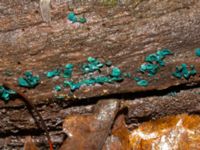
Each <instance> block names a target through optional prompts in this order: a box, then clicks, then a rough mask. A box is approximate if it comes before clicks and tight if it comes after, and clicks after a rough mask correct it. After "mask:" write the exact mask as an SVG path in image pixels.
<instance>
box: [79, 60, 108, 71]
mask: <svg viewBox="0 0 200 150" xmlns="http://www.w3.org/2000/svg"><path fill="white" fill-rule="evenodd" d="M87 61H88V62H87V63H84V64H83V65H82V66H81V70H82V72H83V73H84V74H87V73H91V72H95V71H100V69H101V68H102V67H103V66H104V64H103V63H101V62H100V61H99V60H98V59H96V58H93V57H88V59H87Z"/></svg>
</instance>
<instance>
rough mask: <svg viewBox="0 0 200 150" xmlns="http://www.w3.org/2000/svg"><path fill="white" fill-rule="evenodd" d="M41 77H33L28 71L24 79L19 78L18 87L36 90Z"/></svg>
mask: <svg viewBox="0 0 200 150" xmlns="http://www.w3.org/2000/svg"><path fill="white" fill-rule="evenodd" d="M39 81H40V78H39V76H33V74H32V72H31V71H26V72H25V73H24V76H23V77H19V78H18V85H19V86H21V87H27V88H34V87H35V86H37V85H38V84H39Z"/></svg>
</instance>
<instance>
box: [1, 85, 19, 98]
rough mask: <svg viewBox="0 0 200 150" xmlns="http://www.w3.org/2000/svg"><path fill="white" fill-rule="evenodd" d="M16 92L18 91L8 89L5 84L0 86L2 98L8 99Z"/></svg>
mask: <svg viewBox="0 0 200 150" xmlns="http://www.w3.org/2000/svg"><path fill="white" fill-rule="evenodd" d="M16 94H17V93H16V92H15V91H13V90H10V89H6V88H5V87H4V86H0V99H2V100H4V101H8V100H10V99H11V98H12V97H13V96H15V95H16Z"/></svg>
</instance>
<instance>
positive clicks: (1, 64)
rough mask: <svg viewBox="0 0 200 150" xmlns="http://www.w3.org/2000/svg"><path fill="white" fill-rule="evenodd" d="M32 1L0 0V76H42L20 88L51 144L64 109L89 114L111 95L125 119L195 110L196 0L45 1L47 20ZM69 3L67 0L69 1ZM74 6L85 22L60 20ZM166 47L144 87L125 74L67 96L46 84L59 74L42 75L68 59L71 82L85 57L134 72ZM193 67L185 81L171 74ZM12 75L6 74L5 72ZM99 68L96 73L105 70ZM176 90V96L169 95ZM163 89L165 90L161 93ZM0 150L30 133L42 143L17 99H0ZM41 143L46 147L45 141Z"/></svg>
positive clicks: (19, 144)
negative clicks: (32, 85) (71, 68)
mask: <svg viewBox="0 0 200 150" xmlns="http://www.w3.org/2000/svg"><path fill="white" fill-rule="evenodd" d="M39 4H40V1H39V0H26V1H25V0H13V1H10V0H0V57H1V59H0V77H1V80H5V81H6V82H9V83H10V84H13V85H17V78H18V77H19V76H21V75H22V74H23V73H24V71H26V70H31V71H33V73H34V74H39V75H40V76H41V84H39V85H38V86H37V87H36V88H34V89H25V88H24V89H23V88H21V87H18V88H20V89H21V90H22V89H23V90H24V94H25V95H27V96H28V97H29V98H30V100H31V101H32V103H34V105H35V106H36V107H37V109H38V110H39V112H40V113H41V115H42V117H43V118H44V120H45V122H46V124H47V126H48V128H49V131H50V134H51V135H52V139H53V142H54V143H55V145H56V146H57V147H56V148H57V149H58V148H59V147H60V146H61V143H62V142H63V140H64V139H65V136H66V135H65V134H64V133H63V132H62V123H63V120H64V118H65V117H66V116H67V115H69V114H74V113H75V114H87V113H93V107H95V104H96V102H97V101H100V100H101V99H110V98H117V99H119V101H121V108H122V109H123V108H125V107H127V108H128V113H127V123H136V124H137V123H139V122H142V121H145V120H149V119H153V118H158V117H161V116H165V115H168V114H179V113H186V112H188V113H199V112H200V106H199V102H200V98H199V92H200V88H199V85H200V77H199V76H200V58H198V57H196V56H195V54H194V49H195V48H197V47H200V44H199V43H200V9H199V8H200V1H199V0H190V1H188V0H137V1H134V2H132V3H131V2H129V3H128V4H123V3H121V4H120V5H114V6H112V7H109V6H107V5H103V4H102V3H100V4H97V5H93V3H92V4H91V3H90V2H88V3H81V4H77V5H73V7H71V6H69V4H68V3H66V2H63V3H57V2H55V1H54V2H52V1H51V7H50V8H51V12H50V13H51V23H50V24H49V23H46V22H45V21H44V20H43V18H42V15H41V11H40V6H39ZM70 5H72V4H71V3H70ZM71 10H73V11H74V12H75V13H76V14H78V15H80V16H85V17H86V18H87V23H85V24H73V23H70V22H69V21H68V20H67V19H66V15H67V13H68V12H69V11H71ZM162 48H169V49H171V51H172V52H173V53H174V54H173V55H171V56H169V57H167V58H166V59H165V61H166V66H165V67H162V68H161V69H160V70H159V72H158V74H157V75H156V76H155V77H156V80H155V79H154V78H151V79H150V84H149V86H147V87H140V86H138V85H137V84H136V82H135V81H134V80H133V79H132V78H131V79H126V80H124V81H123V82H121V83H114V84H104V85H101V86H84V87H81V88H80V89H79V90H76V91H75V92H73V93H71V92H70V89H68V88H66V89H65V90H63V91H61V92H59V94H61V95H62V94H65V99H64V100H58V99H56V96H55V95H56V94H58V93H55V91H54V90H53V87H54V86H55V85H57V84H61V83H63V79H62V78H58V79H57V80H52V79H48V78H46V77H45V75H44V72H46V71H49V70H52V69H54V68H56V67H59V66H64V65H65V64H67V63H73V64H74V66H75V70H74V73H73V77H72V78H73V80H75V81H77V80H78V79H79V78H80V77H81V76H82V75H81V73H80V71H79V65H80V64H82V63H84V62H85V61H86V59H87V57H89V56H92V57H97V58H99V59H100V60H102V61H103V60H111V61H112V64H113V66H118V67H119V68H120V69H121V70H122V71H123V72H130V73H131V74H132V75H133V76H136V75H138V73H137V72H136V70H137V69H138V68H139V67H140V65H141V64H142V63H143V62H144V58H145V56H146V55H148V54H151V53H154V52H156V50H158V49H162ZM181 63H186V64H188V65H195V68H196V70H197V75H196V76H194V77H191V78H190V79H189V80H185V79H177V78H175V77H173V76H172V75H171V73H172V72H173V71H174V70H175V67H176V66H177V65H180V64H181ZM8 71H9V72H11V76H8V75H7V74H6V72H8ZM104 71H105V70H103V71H102V72H104ZM174 91H176V92H177V94H176V95H175V96H171V95H169V94H168V93H170V92H174ZM166 94H168V95H166ZM0 120H1V122H0V148H1V149H4V148H5V149H15V148H16V149H20V148H23V143H24V139H25V138H26V137H27V136H30V135H31V136H33V137H34V138H33V139H34V140H35V141H36V143H37V144H38V145H39V147H40V148H42V149H45V148H47V146H48V145H47V143H46V141H45V139H44V136H43V132H42V131H41V129H39V128H38V126H37V125H36V124H35V121H34V119H33V118H32V116H31V115H30V114H29V112H28V111H27V110H26V107H25V104H24V103H23V101H21V100H20V99H15V100H12V101H9V102H8V103H4V102H3V101H0ZM45 144H46V145H45Z"/></svg>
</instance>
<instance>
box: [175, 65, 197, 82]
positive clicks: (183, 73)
mask: <svg viewBox="0 0 200 150" xmlns="http://www.w3.org/2000/svg"><path fill="white" fill-rule="evenodd" d="M196 73H197V71H196V69H195V67H194V65H190V70H189V67H188V66H187V64H184V63H183V64H181V66H176V70H175V72H173V73H172V75H173V76H174V77H176V78H178V79H181V78H182V77H183V78H185V79H186V80H188V79H189V78H190V77H191V76H194V75H196Z"/></svg>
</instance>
